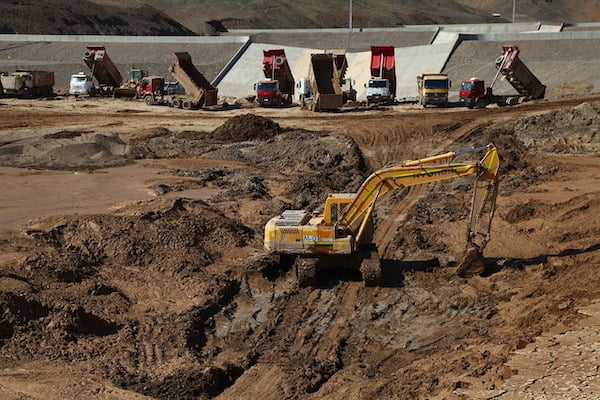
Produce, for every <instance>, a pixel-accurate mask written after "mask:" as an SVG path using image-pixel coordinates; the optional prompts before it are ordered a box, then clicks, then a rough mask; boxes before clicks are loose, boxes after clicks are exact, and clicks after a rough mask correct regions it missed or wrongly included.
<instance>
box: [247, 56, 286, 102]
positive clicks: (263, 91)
mask: <svg viewBox="0 0 600 400" xmlns="http://www.w3.org/2000/svg"><path fill="white" fill-rule="evenodd" d="M262 70H263V73H264V74H265V78H267V79H266V80H262V81H260V82H258V83H255V84H254V90H256V101H257V102H258V104H260V105H261V106H268V105H284V104H292V100H293V98H294V84H295V82H294V77H293V76H292V70H291V69H290V66H289V64H288V61H287V58H286V56H285V50H283V49H275V50H263V62H262Z"/></svg>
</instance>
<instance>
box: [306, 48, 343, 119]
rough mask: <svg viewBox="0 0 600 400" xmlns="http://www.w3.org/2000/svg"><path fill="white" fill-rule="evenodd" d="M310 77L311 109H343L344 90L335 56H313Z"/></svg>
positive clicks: (324, 54)
mask: <svg viewBox="0 0 600 400" xmlns="http://www.w3.org/2000/svg"><path fill="white" fill-rule="evenodd" d="M309 76H310V83H311V87H312V100H311V102H309V109H312V110H313V111H320V110H335V109H338V108H340V107H342V105H343V95H342V88H341V87H340V79H339V76H338V70H337V68H336V65H335V59H334V55H333V54H330V53H323V54H312V55H311V60H310V70H309Z"/></svg>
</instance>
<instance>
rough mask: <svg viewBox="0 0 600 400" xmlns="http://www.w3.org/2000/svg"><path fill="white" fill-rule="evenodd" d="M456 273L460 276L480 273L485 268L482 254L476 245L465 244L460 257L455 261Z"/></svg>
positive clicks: (466, 276) (464, 276) (467, 276)
mask: <svg viewBox="0 0 600 400" xmlns="http://www.w3.org/2000/svg"><path fill="white" fill-rule="evenodd" d="M457 266H458V268H457V269H456V274H457V275H458V276H460V277H462V278H470V277H472V276H475V275H481V274H482V273H483V271H484V269H485V265H484V263H483V255H482V254H481V251H479V249H478V248H477V246H474V245H469V246H467V248H466V250H465V252H464V254H463V256H462V258H461V259H460V260H459V261H458V263H457Z"/></svg>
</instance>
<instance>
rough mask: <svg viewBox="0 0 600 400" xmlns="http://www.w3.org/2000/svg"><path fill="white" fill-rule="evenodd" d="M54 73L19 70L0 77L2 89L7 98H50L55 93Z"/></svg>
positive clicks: (0, 87)
mask: <svg viewBox="0 0 600 400" xmlns="http://www.w3.org/2000/svg"><path fill="white" fill-rule="evenodd" d="M53 86H54V72H52V71H24V70H17V71H15V72H12V73H10V74H2V75H1V76H0V89H1V90H2V93H3V94H4V95H5V96H14V97H22V98H25V97H48V96H52V94H53V93H54V90H53Z"/></svg>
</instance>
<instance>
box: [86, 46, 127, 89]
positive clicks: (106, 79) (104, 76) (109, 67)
mask: <svg viewBox="0 0 600 400" xmlns="http://www.w3.org/2000/svg"><path fill="white" fill-rule="evenodd" d="M83 61H84V62H85V64H86V65H87V66H88V68H89V69H90V71H91V73H92V76H93V77H94V78H96V81H97V82H98V87H97V88H95V90H94V91H95V93H98V94H99V95H101V96H113V97H134V96H135V93H136V92H135V88H132V87H122V86H121V84H122V83H123V77H122V76H121V73H120V72H119V70H118V69H117V67H116V66H115V64H114V63H113V62H112V60H111V59H110V57H109V56H108V53H107V51H106V48H105V47H104V46H99V45H88V46H86V51H85V53H83Z"/></svg>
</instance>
